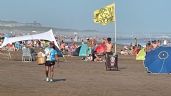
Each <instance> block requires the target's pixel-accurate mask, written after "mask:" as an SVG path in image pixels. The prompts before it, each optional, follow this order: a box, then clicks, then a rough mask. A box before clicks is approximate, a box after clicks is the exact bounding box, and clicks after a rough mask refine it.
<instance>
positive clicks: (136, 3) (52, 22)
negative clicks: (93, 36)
mask: <svg viewBox="0 0 171 96" xmlns="http://www.w3.org/2000/svg"><path fill="white" fill-rule="evenodd" d="M0 2H1V3H0V20H14V21H19V22H32V21H34V20H36V21H37V22H40V23H41V24H43V25H45V26H53V27H57V28H72V29H81V30H84V29H93V30H98V31H103V32H107V33H110V32H114V24H113V23H111V24H109V25H107V26H101V25H99V24H95V23H93V21H92V16H93V11H94V10H96V9H99V8H102V7H104V6H106V5H108V4H111V3H112V2H113V0H0ZM115 4H116V16H117V17H116V18H117V32H118V33H126V34H127V33H128V34H131V33H136V34H144V33H170V32H171V19H170V18H171V11H170V9H171V5H170V4H171V0H115Z"/></svg>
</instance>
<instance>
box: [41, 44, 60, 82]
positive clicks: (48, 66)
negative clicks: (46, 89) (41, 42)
mask: <svg viewBox="0 0 171 96" xmlns="http://www.w3.org/2000/svg"><path fill="white" fill-rule="evenodd" d="M54 46H55V45H54V43H52V42H50V43H49V46H48V47H46V48H45V50H44V51H45V56H46V63H45V74H46V81H47V82H49V81H50V82H53V76H54V65H55V62H56V60H58V54H57V51H56V50H55V49H54Z"/></svg>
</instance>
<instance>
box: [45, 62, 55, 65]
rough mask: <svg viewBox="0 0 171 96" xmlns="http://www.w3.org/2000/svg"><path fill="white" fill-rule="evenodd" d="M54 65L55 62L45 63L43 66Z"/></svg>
mask: <svg viewBox="0 0 171 96" xmlns="http://www.w3.org/2000/svg"><path fill="white" fill-rule="evenodd" d="M52 65H55V61H46V63H45V66H52Z"/></svg>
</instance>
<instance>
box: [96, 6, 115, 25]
mask: <svg viewBox="0 0 171 96" xmlns="http://www.w3.org/2000/svg"><path fill="white" fill-rule="evenodd" d="M114 21H116V19H115V4H110V5H108V6H106V7H104V8H101V9H99V10H96V11H94V22H95V23H100V24H102V25H106V24H108V23H110V22H114Z"/></svg>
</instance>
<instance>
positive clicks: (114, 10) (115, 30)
mask: <svg viewBox="0 0 171 96" xmlns="http://www.w3.org/2000/svg"><path fill="white" fill-rule="evenodd" d="M113 4H115V2H114V0H113ZM114 16H115V22H114V24H115V25H114V26H115V55H116V47H117V44H116V35H117V34H116V5H115V8H114Z"/></svg>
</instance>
